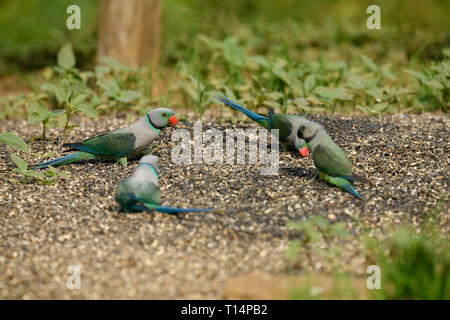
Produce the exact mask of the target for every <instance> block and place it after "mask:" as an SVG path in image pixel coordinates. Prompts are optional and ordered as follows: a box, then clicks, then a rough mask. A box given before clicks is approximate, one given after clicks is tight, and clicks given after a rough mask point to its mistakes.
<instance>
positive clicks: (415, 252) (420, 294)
mask: <svg viewBox="0 0 450 320" xmlns="http://www.w3.org/2000/svg"><path fill="white" fill-rule="evenodd" d="M446 202H448V199H445V197H444V198H443V199H442V200H441V201H440V202H439V203H438V205H437V206H436V207H435V208H434V209H433V210H432V211H431V212H426V213H424V219H423V222H422V223H421V225H420V227H419V228H414V227H412V226H411V225H404V226H402V227H400V228H398V229H393V228H389V227H387V229H388V231H387V232H386V233H385V235H384V236H383V237H381V238H380V237H373V236H370V235H369V232H368V230H366V231H361V234H359V235H354V237H358V239H359V242H360V247H361V249H360V255H362V256H365V257H366V258H365V260H366V265H367V266H368V265H376V266H378V267H379V268H380V276H381V277H380V283H381V287H380V289H379V290H377V289H373V290H367V289H366V288H365V282H366V278H364V277H363V278H361V277H359V278H358V277H357V278H355V276H353V275H352V273H351V272H349V271H348V270H344V268H343V266H342V261H340V256H339V253H340V250H339V249H340V246H339V245H338V244H333V241H334V240H335V238H337V237H343V236H347V235H348V234H350V232H351V230H347V229H346V227H345V224H342V223H335V224H330V222H328V220H326V219H324V218H322V217H320V216H312V217H310V218H309V219H307V220H303V221H301V222H291V223H289V224H288V226H289V227H290V229H291V230H293V231H297V232H300V234H299V237H297V238H294V239H293V240H291V241H290V244H289V247H288V250H287V251H286V258H287V261H288V262H289V264H290V266H291V273H293V272H294V271H295V270H296V269H298V268H302V266H303V264H304V263H306V264H307V263H308V261H309V260H310V255H311V252H313V253H315V254H319V255H321V256H322V260H323V261H325V263H326V265H327V266H326V270H327V271H328V274H330V276H324V274H323V273H322V274H320V273H314V272H306V279H307V281H306V282H305V283H303V285H301V286H298V287H295V288H294V289H293V290H292V292H290V297H291V298H292V299H320V298H327V299H330V298H331V299H367V298H371V299H383V300H385V299H389V300H400V299H433V300H436V299H438V300H448V299H450V247H449V246H448V243H449V240H450V238H449V235H448V234H446V233H443V232H441V231H440V229H439V226H440V225H441V223H442V221H440V219H442V218H441V217H442V215H443V212H444V211H443V210H444V208H445V203H446ZM336 230H338V231H337V232H336ZM361 230H364V228H361ZM323 240H326V241H325V242H324V241H323ZM368 276H369V274H368V275H367V276H366V277H368ZM323 279H326V281H324V280H323ZM317 283H320V284H321V286H322V287H327V286H328V287H331V289H328V291H326V292H321V291H319V292H318V291H317V290H316V289H317ZM330 283H331V285H330Z"/></svg>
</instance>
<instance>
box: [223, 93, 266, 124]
mask: <svg viewBox="0 0 450 320" xmlns="http://www.w3.org/2000/svg"><path fill="white" fill-rule="evenodd" d="M216 99H217V100H220V101H222V102H223V103H225V104H226V105H228V106H230V107H232V108H233V109H236V110H238V111H240V112H242V113H243V114H245V115H246V116H247V117H249V118H250V119H252V120H253V121H256V122H258V123H260V122H262V121H267V119H268V118H267V117H265V116H262V115H260V114H257V113H254V112H252V111H250V110H248V109H246V108H244V107H243V106H241V105H239V104H237V103H236V102H234V101H232V100H230V99H228V98H227V97H225V96H222V97H216Z"/></svg>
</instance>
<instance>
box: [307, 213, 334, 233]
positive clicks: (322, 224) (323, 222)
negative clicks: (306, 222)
mask: <svg viewBox="0 0 450 320" xmlns="http://www.w3.org/2000/svg"><path fill="white" fill-rule="evenodd" d="M310 220H311V221H312V222H313V223H314V224H315V225H316V226H318V227H319V228H320V229H322V230H327V229H328V226H329V225H330V222H329V221H328V220H327V219H325V218H324V217H321V216H312V217H311V218H310Z"/></svg>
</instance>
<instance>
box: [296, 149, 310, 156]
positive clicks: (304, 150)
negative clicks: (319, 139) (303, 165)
mask: <svg viewBox="0 0 450 320" xmlns="http://www.w3.org/2000/svg"><path fill="white" fill-rule="evenodd" d="M298 152H300V154H301V156H302V157H303V158H304V157H307V156H308V154H309V151H308V148H307V147H303V148H301V149H298Z"/></svg>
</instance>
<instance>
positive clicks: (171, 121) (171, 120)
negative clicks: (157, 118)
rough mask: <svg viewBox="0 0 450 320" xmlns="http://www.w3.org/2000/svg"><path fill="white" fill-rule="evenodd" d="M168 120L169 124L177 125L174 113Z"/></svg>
mask: <svg viewBox="0 0 450 320" xmlns="http://www.w3.org/2000/svg"><path fill="white" fill-rule="evenodd" d="M169 122H170V123H171V124H173V125H174V126H176V125H177V117H176V116H175V115H173V116H171V117H170V118H169Z"/></svg>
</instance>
